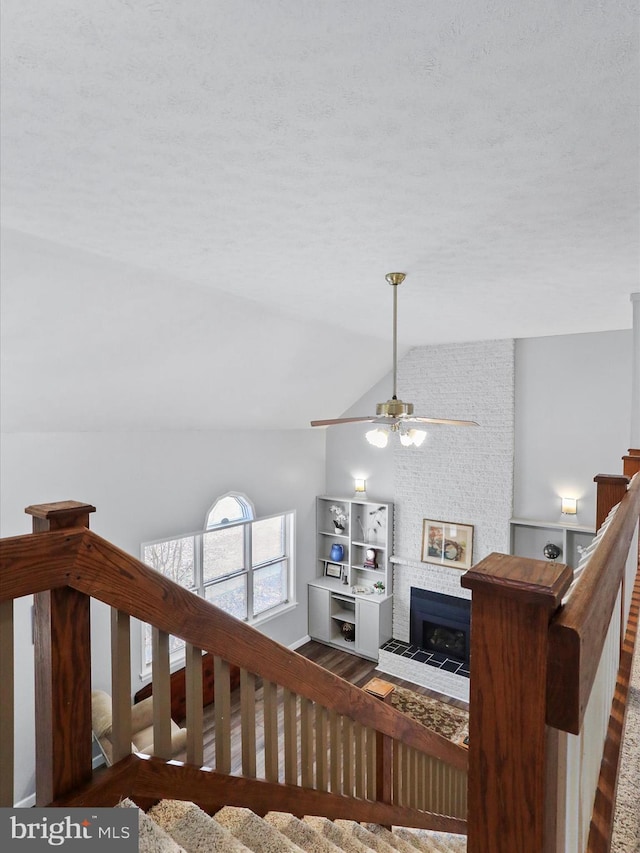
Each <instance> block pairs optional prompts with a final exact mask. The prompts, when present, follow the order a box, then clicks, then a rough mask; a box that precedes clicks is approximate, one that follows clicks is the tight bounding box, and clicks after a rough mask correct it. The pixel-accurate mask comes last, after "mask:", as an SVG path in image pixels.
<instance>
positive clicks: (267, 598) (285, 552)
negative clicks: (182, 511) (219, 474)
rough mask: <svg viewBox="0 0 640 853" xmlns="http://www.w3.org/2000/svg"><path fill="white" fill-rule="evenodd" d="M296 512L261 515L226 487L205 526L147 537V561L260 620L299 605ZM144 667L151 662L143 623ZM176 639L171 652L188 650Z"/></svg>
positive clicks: (206, 595) (208, 597)
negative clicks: (296, 565) (166, 536)
mask: <svg viewBox="0 0 640 853" xmlns="http://www.w3.org/2000/svg"><path fill="white" fill-rule="evenodd" d="M294 525H295V513H294V512H293V510H289V511H288V512H281V513H277V514H275V515H270V516H266V517H264V518H256V514H255V509H254V506H253V502H252V501H251V500H249V498H248V497H247V496H246V495H243V494H241V493H240V492H227V493H226V494H225V495H221V496H220V497H219V498H216V500H215V501H214V502H213V504H212V505H211V506H210V508H209V510H208V511H207V513H206V515H205V524H204V530H199V531H197V532H195V533H183V534H180V535H177V536H171V537H170V538H168V539H159V540H156V541H155V542H145V543H143V545H142V559H143V561H144V562H145V563H146V564H147V565H149V566H151V567H152V568H154V569H156V571H158V572H161V573H162V574H163V575H165V576H166V577H169V578H170V579H171V580H172V581H174V582H175V583H179V584H180V585H181V586H184V587H186V588H187V589H189V590H191V591H192V592H194V593H195V594H196V595H200V596H202V597H203V598H205V599H206V600H207V601H209V602H211V603H212V604H215V605H216V606H217V607H219V608H220V609H221V610H225V611H226V612H227V613H229V614H231V615H232V616H236V617H237V618H238V619H242V620H244V621H246V622H248V623H249V624H250V625H255V624H258V623H260V622H262V621H264V620H265V619H268V618H271V617H272V616H275V615H278V614H279V613H282V612H284V611H285V610H287V609H288V608H289V607H294V606H295V597H294V596H295V558H294V548H295V529H294ZM144 627H145V629H146V633H145V635H144V642H143V645H144V660H143V671H144V670H145V668H147V667H148V665H149V664H150V661H151V631H150V629H149V626H144ZM182 649H183V644H182V643H181V642H179V641H177V640H176V639H175V638H174V637H172V638H171V651H172V654H174V655H175V656H177V655H181V654H183V651H182Z"/></svg>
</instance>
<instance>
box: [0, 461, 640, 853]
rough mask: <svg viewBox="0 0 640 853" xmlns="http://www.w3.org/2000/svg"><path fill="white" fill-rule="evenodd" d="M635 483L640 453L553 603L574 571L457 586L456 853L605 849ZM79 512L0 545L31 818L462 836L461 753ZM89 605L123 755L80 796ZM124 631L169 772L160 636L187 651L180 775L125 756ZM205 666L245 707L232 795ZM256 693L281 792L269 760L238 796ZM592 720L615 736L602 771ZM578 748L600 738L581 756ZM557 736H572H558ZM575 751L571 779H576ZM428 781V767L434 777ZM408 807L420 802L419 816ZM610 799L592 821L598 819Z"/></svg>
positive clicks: (469, 576) (5, 780) (632, 564)
mask: <svg viewBox="0 0 640 853" xmlns="http://www.w3.org/2000/svg"><path fill="white" fill-rule="evenodd" d="M634 469H635V471H639V470H640V451H630V455H629V456H628V457H625V476H624V477H622V478H620V477H597V478H596V481H597V483H598V515H599V522H602V521H603V520H604V521H605V523H604V525H602V524H600V523H599V525H598V526H599V528H600V531H599V534H598V541H597V542H596V545H595V547H594V548H593V550H592V552H591V554H590V557H589V561H588V563H587V564H586V565H585V566H584V567H582V570H581V572H580V577H579V578H578V579H577V580H576V582H575V584H574V585H573V587H572V589H571V593H570V595H569V596H568V597H567V592H568V590H569V587H570V586H571V584H572V571H571V570H570V569H569V568H568V567H567V566H564V565H562V564H555V563H550V562H543V561H537V560H528V559H524V558H519V557H514V556H507V555H502V554H492V555H490V556H489V557H487V558H486V559H485V560H483V561H482V562H481V563H479V564H478V565H477V566H474V567H473V568H472V569H471V570H470V571H469V572H467V573H466V574H465V575H464V576H463V579H462V583H463V585H464V586H466V587H468V588H470V589H471V590H472V595H473V598H472V622H471V685H470V687H471V689H470V747H469V753H468V760H469V769H468V806H467V811H468V822H467V824H466V829H467V830H468V851H469V853H513V851H514V850H517V851H518V853H542V851H544V853H565V851H574V850H575V851H576V853H582V851H584V850H588V851H589V852H590V853H600V851H603V853H604V851H607V850H608V849H609V844H608V838H609V833H610V820H608V818H607V815H606V811H607V808H609V810H610V808H611V790H612V789H615V767H616V760H615V738H613V737H612V736H611V734H612V731H615V729H616V727H617V729H618V735H619V731H620V730H621V728H622V722H623V720H621V718H620V716H621V711H620V709H621V708H624V702H625V667H626V673H627V676H628V670H629V668H630V660H631V654H632V651H633V643H634V641H635V634H634V633H633V631H632V622H633V621H634V619H635V621H636V622H637V609H638V600H639V599H640V589H638V582H637V576H636V584H635V592H634V596H635V597H634V599H633V603H632V594H631V593H632V588H633V586H634V576H635V571H636V567H637V559H638V551H637V547H638V546H637V531H638V518H639V514H640V474H639V475H637V476H635V477H634V479H633V481H632V483H631V485H630V487H629V488H628V483H629V477H630V475H631V474H632V473H634ZM615 505H617V508H616V510H615V512H614V513H612V514H610V510H611V509H612V508H613V507H614V506H615ZM91 511H93V508H92V507H87V506H85V505H77V504H68V505H66V506H65V505H62V506H59V505H58V506H56V505H54V506H49V507H44V508H43V507H38V508H31V512H32V514H34V529H35V530H36V531H43V530H45V529H46V530H47V531H48V532H46V533H43V535H33V536H27V537H15V538H13V539H9V540H4V541H2V542H0V561H1V562H0V580H1V581H2V585H1V587H0V615H1V617H2V619H1V620H0V639H2V646H1V648H0V654H1V655H2V659H1V662H2V667H3V690H4V691H5V696H7V697H8V694H7V693H6V686H7V680H6V679H7V676H6V674H7V672H9V674H10V669H11V665H12V663H11V662H12V654H11V653H10V648H11V644H12V637H13V632H12V628H11V627H10V625H11V603H12V599H13V598H15V597H18V596H22V595H29V594H33V593H35V594H36V619H35V624H36V631H35V640H36V663H37V677H36V719H37V753H38V758H39V763H38V767H37V780H36V781H37V789H38V801H39V802H40V803H43V804H44V803H48V802H51V801H55V800H58V801H60V800H61V799H62V798H63V797H64V800H65V802H66V803H67V804H83V803H84V804H89V803H91V804H94V805H110V804H113V803H115V802H117V799H118V798H119V797H120V796H122V795H123V794H128V795H129V796H132V797H133V798H134V799H136V800H137V801H139V802H141V803H144V801H145V798H147V799H148V800H149V801H150V800H152V799H155V798H159V797H167V796H174V797H178V798H183V799H190V800H193V801H195V802H197V803H199V804H200V805H202V806H203V807H204V808H208V809H209V810H213V809H214V808H216V807H217V806H219V805H220V804H222V803H229V804H236V805H247V806H249V807H252V808H254V809H255V810H256V811H258V812H259V813H263V812H264V811H266V810H269V809H273V810H285V811H291V812H293V813H294V814H309V813H315V814H324V815H326V816H328V817H333V818H339V817H345V818H351V819H355V820H358V821H371V822H376V823H383V824H394V823H396V824H406V825H413V826H426V827H431V828H435V829H440V830H445V831H453V832H464V831H465V823H464V820H463V819H462V817H451V816H447V814H445V813H448V814H449V815H451V813H452V812H454V813H455V812H457V811H458V809H459V813H460V814H461V815H464V814H465V800H464V791H463V790H460V792H459V793H458V792H456V793H455V794H454V796H453V797H452V798H451V800H450V801H447V802H446V803H440V802H438V801H437V797H438V796H440V795H441V792H442V791H443V790H445V789H446V788H447V786H448V785H449V784H451V783H450V781H449V780H457V781H456V783H455V784H459V785H460V788H461V789H462V788H464V773H465V765H466V759H467V756H466V754H464V751H463V750H461V749H460V748H457V747H456V745H454V744H451V743H449V742H448V741H445V740H444V739H442V738H439V737H438V736H437V735H434V734H433V733H430V732H428V731H427V730H426V729H424V728H423V727H421V726H419V725H417V724H415V723H413V722H412V721H411V720H409V719H408V718H406V717H403V715H401V714H398V712H396V711H394V710H393V709H392V708H390V707H389V706H388V705H385V704H383V703H381V702H379V700H376V699H373V698H372V697H371V696H368V695H367V694H366V693H365V692H364V691H361V690H358V689H357V688H355V687H353V686H352V685H350V684H348V683H347V682H344V681H342V680H341V679H336V677H335V676H333V675H332V674H331V673H328V672H326V671H325V670H323V669H322V668H320V667H317V666H315V665H314V664H312V663H311V662H309V661H307V660H305V659H300V658H299V656H298V655H296V654H295V652H291V651H289V650H288V649H286V648H285V647H282V646H280V645H279V644H277V643H273V642H272V641H270V640H268V639H267V638H265V637H262V636H261V635H259V634H258V633H257V632H255V631H253V630H252V629H251V628H249V627H248V626H246V625H244V624H242V623H240V622H238V621H237V620H235V619H233V618H232V617H229V616H227V615H226V614H224V613H222V612H221V611H219V610H217V609H216V608H214V607H212V605H209V604H208V603H207V602H204V601H202V600H201V599H198V598H197V597H195V596H193V595H192V594H191V593H188V592H187V591H185V590H183V589H182V588H181V587H176V586H175V585H174V584H172V583H171V582H170V581H168V580H167V579H166V578H163V577H161V576H159V575H157V574H156V573H154V572H152V570H150V569H148V568H147V567H146V566H144V565H143V564H140V563H139V562H138V561H137V560H135V559H134V558H132V557H129V556H128V555H126V554H124V553H123V552H121V551H119V550H118V549H117V548H115V547H114V546H113V545H111V544H109V543H108V542H105V541H104V540H102V539H100V537H97V536H96V535H95V534H93V533H92V532H91V531H89V530H88V529H86V528H87V525H88V516H89V512H91ZM607 517H608V520H607ZM79 524H80V525H84V527H82V526H81V527H78V526H77V525H79ZM67 527H68V529H65V528H67ZM90 597H94V598H97V599H99V600H100V601H103V602H105V603H107V604H109V605H111V606H112V607H113V608H114V611H113V612H114V616H113V622H114V624H115V629H114V631H113V640H112V645H113V657H112V660H113V664H112V666H113V670H114V679H113V680H114V698H115V697H116V696H118V697H119V698H118V699H117V700H116V701H115V709H114V716H115V719H116V728H117V730H118V732H119V737H120V746H119V747H118V749H119V753H118V754H120V755H123V756H124V757H122V758H121V760H120V761H119V762H118V763H117V764H115V765H114V766H113V767H112V768H110V770H109V771H107V772H106V773H104V775H101V776H100V778H99V779H97V780H94V779H92V778H91V769H90V757H91V756H90V725H91V723H90V719H91V714H90V696H89V688H88V686H85V685H88V684H89V683H90V682H89V679H90V672H89V659H90V653H89V640H90V631H89V609H88V602H89V598H90ZM629 614H631V617H632V618H631V617H630V616H629ZM130 615H131V616H135V617H136V618H138V619H141V620H142V621H145V622H149V623H150V624H152V625H154V626H155V629H156V630H155V632H154V633H155V635H156V640H155V643H154V645H155V646H156V655H155V656H154V670H153V679H154V697H155V698H154V706H155V703H156V700H157V716H156V720H155V722H154V728H155V731H154V737H155V739H156V741H157V743H158V744H159V745H160V747H159V751H161V752H162V754H165V755H166V754H167V753H166V749H167V748H168V746H167V745H168V740H167V735H166V731H164V730H168V727H169V688H168V671H169V670H168V654H167V649H166V646H167V637H168V635H169V634H175V635H177V636H180V637H183V638H184V639H185V640H186V641H187V642H188V644H189V645H188V647H187V684H188V685H190V687H189V692H188V699H187V725H188V727H189V745H188V754H187V763H184V764H182V763H177V764H172V763H168V762H166V761H163V760H161V759H159V758H150V759H145V758H142V757H137V756H131V755H127V753H128V752H129V748H130V747H129V730H128V728H127V726H128V725H130V692H129V691H130V683H131V679H130V672H129V670H128V665H129V664H128V660H129V655H128V649H129V645H128V640H127V632H128V620H129V616H130ZM627 622H628V625H629V627H628V630H627V631H626V632H625V631H624V626H625V624H627ZM623 634H624V642H623V646H622V653H621V652H620V648H621V646H620V642H621V635H623ZM201 650H207V651H211V652H212V654H214V655H215V656H216V667H217V669H216V679H219V682H218V684H225V682H226V681H227V680H228V671H227V667H228V665H229V664H233V665H236V666H238V667H239V668H240V670H241V673H244V674H243V675H242V676H241V678H242V681H243V686H242V688H241V694H242V696H243V697H244V698H242V699H241V706H242V715H243V717H245V718H246V719H248V720H249V726H248V734H247V735H246V738H247V739H248V740H247V743H246V744H245V742H244V738H245V735H244V734H243V743H242V750H243V762H244V763H243V771H242V775H241V776H231V775H228V774H227V772H226V769H227V767H228V762H229V749H230V747H229V740H228V736H227V734H226V733H225V734H221V743H220V746H219V747H217V750H216V762H219V767H216V768H215V769H213V770H207V769H203V768H201V767H199V766H198V764H199V761H200V760H201V749H202V744H201V735H198V724H197V723H198V718H199V715H201V713H202V709H201V695H202V694H201V685H200V683H199V676H198V671H199V666H200V662H201V657H202V655H201ZM223 651H224V653H223ZM618 663H620V666H618ZM616 670H617V682H616V685H615V687H614V688H613V689H614V690H615V695H614V696H613V697H612V682H613V677H612V675H613V673H615V672H616ZM256 678H260V679H261V680H262V685H263V690H264V691H265V697H266V698H265V708H266V710H265V717H264V723H265V728H266V729H269V730H271V731H273V730H274V729H275V728H277V727H275V724H274V718H275V714H276V710H277V707H278V703H277V702H276V701H275V700H274V698H273V695H274V692H277V691H280V692H281V693H282V700H283V703H284V704H283V713H284V717H285V734H284V752H285V770H284V779H281V777H280V775H279V771H278V775H276V759H275V746H274V747H273V748H272V750H271V752H269V750H267V749H266V748H265V769H264V778H263V779H255V778H251V777H252V776H253V775H255V774H256V773H257V768H255V767H254V759H253V753H254V750H253V745H252V743H251V738H252V735H251V729H252V728H253V731H254V733H255V726H254V725H253V720H254V717H253V712H252V707H253V697H254V696H255V679H256ZM9 680H11V679H9ZM275 685H279V687H275ZM69 696H73V702H70V701H69ZM612 698H613V699H614V701H613V702H612ZM218 703H219V706H220V707H219V708H218V707H217V708H216V713H218V714H219V715H220V717H219V726H220V730H221V732H226V731H227V729H228V719H229V713H228V710H229V699H228V697H227V692H226V688H221V693H220V695H219V696H218V695H216V706H217V705H218ZM12 704H13V703H12V702H11V701H5V702H3V704H2V715H1V716H0V749H2V761H1V766H2V772H1V774H0V784H1V790H2V795H3V803H9V804H10V802H11V794H10V789H11V784H10V780H9V776H10V775H11V774H10V773H7V771H6V768H7V767H8V766H10V764H8V763H7V757H9V758H11V751H12V748H13V746H12V725H13V722H12V720H11V719H8V718H7V716H6V708H7V706H12ZM594 709H595V710H594ZM607 709H610V710H611V718H610V721H609V727H608V732H607V736H606V741H605V746H604V757H603V750H602V740H603V737H604V733H603V729H604V720H605V718H606V716H607ZM622 714H623V712H622ZM287 720H288V721H289V723H288V726H287V724H286V721H287ZM594 721H595V722H594ZM592 723H594V727H593V728H591V726H592ZM200 729H201V726H200ZM216 730H218V725H216ZM163 731H164V734H163ZM593 731H598V732H599V734H598V737H597V738H594V737H593V735H592V734H591V732H593ZM67 732H68V733H72V735H71V736H70V737H66V738H65V737H62V740H61V739H60V737H58V736H57V735H59V734H60V735H61V734H63V733H67ZM570 732H578V733H579V734H577V735H572V734H565V733H570ZM217 736H218V735H217V734H216V737H217ZM572 737H581V738H582V741H581V744H580V748H579V749H576V748H575V745H574V746H573V747H571V746H570V744H571V741H570V738H572ZM163 739H164V741H163ZM563 739H564V740H563ZM163 742H164V746H163V745H162V744H163ZM612 744H613V746H612ZM618 746H619V736H618ZM572 750H573V753H575V754H579V756H580V761H577V762H575V760H574V759H575V754H574V755H572ZM363 752H364V754H365V755H366V758H363ZM325 756H327V757H326V760H325ZM424 756H431V757H429V758H424ZM601 758H602V764H601V768H600V774H599V780H598V782H597V791H595V801H596V810H598V809H599V812H596V811H592V810H591V807H590V802H591V801H592V799H593V790H592V789H593V786H594V775H595V774H594V767H595V768H596V769H597V767H598V763H599V762H600V760H601ZM583 759H585V760H583ZM425 762H426V763H425ZM429 762H439V763H437V768H438V769H437V770H435V769H434V766H435V765H434V766H430V765H429ZM571 762H574V763H573V764H572V763H571ZM445 765H446V766H447V767H449V768H452V769H451V771H450V772H451V775H450V776H449V777H447V779H443V778H440V779H439V780H438V781H437V784H434V782H433V780H434V779H436V778H437V777H438V773H439V772H440V771H441V772H445V771H444V767H445ZM447 772H448V771H447ZM456 774H458V775H456ZM563 774H564V775H567V774H568V775H569V776H571V778H572V780H573V782H574V788H576V787H577V788H578V789H580V790H581V791H582V793H583V794H584V796H581V797H580V798H579V799H576V797H575V791H574V790H573V789H571V786H564V787H563V785H562V784H561V780H562V778H563ZM612 774H613V776H612ZM574 777H575V778H574ZM276 779H277V781H276ZM423 791H428V796H427V798H426V799H425V798H424V796H423ZM607 791H608V792H609V797H608V802H607V803H606V804H605V805H604V806H602V805H601V804H600V805H599V802H600V800H602V799H603V798H604V799H606V792H607ZM428 797H431V799H428ZM434 800H436V802H435V803H434ZM434 810H435V811H436V812H437V813H434ZM603 815H604V819H603V820H601V819H600V818H601V817H602V816H603ZM609 818H610V815H609ZM587 827H588V829H587Z"/></svg>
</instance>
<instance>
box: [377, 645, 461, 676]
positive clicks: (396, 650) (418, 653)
mask: <svg viewBox="0 0 640 853" xmlns="http://www.w3.org/2000/svg"><path fill="white" fill-rule="evenodd" d="M381 651H385V652H393V654H394V655H400V656H401V657H403V658H408V659H409V660H412V661H416V662H417V663H426V664H427V665H428V666H435V667H436V669H442V670H444V671H445V672H452V673H457V674H458V675H464V676H465V677H466V678H469V669H468V667H467V665H466V664H464V663H461V662H460V661H459V660H455V659H454V658H448V657H447V656H446V655H444V654H442V653H441V652H427V651H425V650H424V649H421V648H420V646H413V645H411V644H410V643H403V642H402V640H389V641H388V642H386V643H385V644H384V646H382V648H381Z"/></svg>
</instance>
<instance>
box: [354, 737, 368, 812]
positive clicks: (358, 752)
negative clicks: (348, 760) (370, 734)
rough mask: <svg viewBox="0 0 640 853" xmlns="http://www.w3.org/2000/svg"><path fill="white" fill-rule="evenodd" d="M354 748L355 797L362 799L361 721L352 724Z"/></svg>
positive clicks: (364, 792)
mask: <svg viewBox="0 0 640 853" xmlns="http://www.w3.org/2000/svg"><path fill="white" fill-rule="evenodd" d="M354 749H355V754H356V766H355V772H356V797H358V798H359V799H361V800H363V799H364V798H365V796H366V776H365V731H364V726H363V725H362V723H356V724H355V726H354Z"/></svg>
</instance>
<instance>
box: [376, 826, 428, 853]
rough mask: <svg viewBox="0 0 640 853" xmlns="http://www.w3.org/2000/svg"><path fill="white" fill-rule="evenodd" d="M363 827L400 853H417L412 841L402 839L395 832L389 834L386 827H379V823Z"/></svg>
mask: <svg viewBox="0 0 640 853" xmlns="http://www.w3.org/2000/svg"><path fill="white" fill-rule="evenodd" d="M363 826H364V827H365V829H368V830H369V832H371V833H373V834H374V835H379V836H380V837H381V838H382V839H383V840H384V841H386V842H387V844H389V845H390V846H391V847H393V849H394V850H398V851H400V853H415V850H416V848H415V846H414V845H413V844H412V843H411V842H410V841H406V840H405V839H404V838H400V837H399V836H398V835H397V834H396V833H395V832H389V830H388V829H387V828H386V827H385V826H379V825H378V824H377V823H365V824H363Z"/></svg>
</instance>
